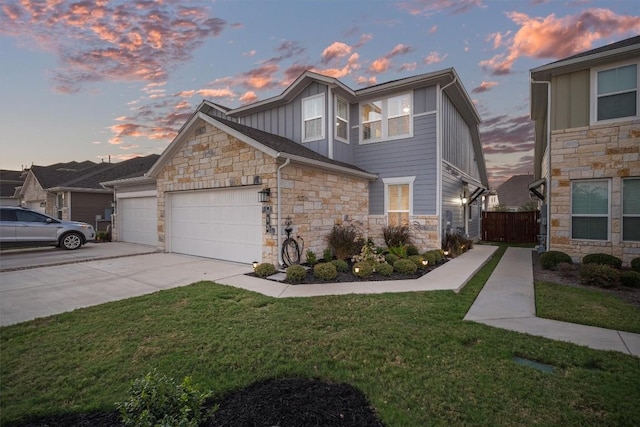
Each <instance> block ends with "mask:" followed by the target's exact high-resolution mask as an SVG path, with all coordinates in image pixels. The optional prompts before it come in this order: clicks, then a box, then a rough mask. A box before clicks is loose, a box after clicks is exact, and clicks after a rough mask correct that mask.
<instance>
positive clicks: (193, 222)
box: [166, 187, 262, 263]
mask: <svg viewBox="0 0 640 427" xmlns="http://www.w3.org/2000/svg"><path fill="white" fill-rule="evenodd" d="M258 190H259V189H257V187H249V188H234V189H216V190H203V191H189V192H177V193H169V194H167V198H166V202H167V211H168V212H167V213H168V217H169V218H167V222H168V225H169V227H168V230H167V251H169V252H175V253H181V254H188V255H196V256H202V257H206V258H216V259H222V260H228V261H236V262H242V263H251V262H252V261H256V260H258V261H259V260H261V259H262V226H261V221H262V207H261V205H260V202H259V201H258Z"/></svg>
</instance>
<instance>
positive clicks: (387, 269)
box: [376, 262, 393, 277]
mask: <svg viewBox="0 0 640 427" xmlns="http://www.w3.org/2000/svg"><path fill="white" fill-rule="evenodd" d="M376 272H377V273H378V274H380V275H381V276H385V277H388V276H391V273H393V266H392V265H391V264H389V263H387V262H381V263H380V264H378V265H376Z"/></svg>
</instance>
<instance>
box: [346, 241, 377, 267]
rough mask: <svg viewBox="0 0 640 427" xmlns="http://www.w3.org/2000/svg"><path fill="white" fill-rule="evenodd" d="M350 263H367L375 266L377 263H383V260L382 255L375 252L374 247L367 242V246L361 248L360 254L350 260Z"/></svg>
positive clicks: (371, 243)
mask: <svg viewBox="0 0 640 427" xmlns="http://www.w3.org/2000/svg"><path fill="white" fill-rule="evenodd" d="M351 261H353V262H354V263H358V262H368V263H369V264H371V265H376V264H378V263H381V262H385V258H384V255H382V254H379V253H378V252H377V250H376V245H375V244H374V243H373V242H367V244H365V245H364V246H362V250H360V254H359V255H355V256H354V257H353V258H351Z"/></svg>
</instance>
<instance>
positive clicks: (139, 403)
mask: <svg viewBox="0 0 640 427" xmlns="http://www.w3.org/2000/svg"><path fill="white" fill-rule="evenodd" d="M209 396H210V393H202V392H199V391H198V390H197V389H196V388H195V387H194V386H193V385H191V379H190V378H189V377H186V378H185V379H184V380H183V381H182V383H181V384H176V382H175V380H173V379H172V378H168V377H166V376H164V375H159V374H158V373H157V372H155V371H153V372H150V373H148V374H147V375H145V376H144V377H143V378H139V379H137V380H135V381H134V382H133V384H132V385H131V387H130V388H129V397H128V398H127V399H126V400H125V401H123V402H117V403H116V408H118V409H119V410H120V413H121V415H122V420H123V422H124V424H125V426H135V427H155V426H185V427H196V426H198V425H200V423H201V422H202V421H204V419H205V418H206V412H204V411H203V410H202V406H203V403H204V401H205V400H206V399H207V398H208V397H209Z"/></svg>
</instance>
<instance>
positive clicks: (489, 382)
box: [0, 247, 640, 426]
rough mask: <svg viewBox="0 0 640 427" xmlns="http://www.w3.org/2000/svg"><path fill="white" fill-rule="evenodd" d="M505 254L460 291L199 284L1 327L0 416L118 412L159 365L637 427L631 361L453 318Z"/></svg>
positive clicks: (203, 380)
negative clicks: (265, 289)
mask: <svg viewBox="0 0 640 427" xmlns="http://www.w3.org/2000/svg"><path fill="white" fill-rule="evenodd" d="M504 250H505V248H504V247H501V248H500V249H499V251H498V252H497V254H496V256H494V258H493V259H492V260H491V262H490V263H489V264H488V265H487V266H486V267H484V268H483V269H482V270H481V271H480V272H479V273H478V274H477V276H476V277H475V278H474V279H473V280H472V281H471V282H470V283H469V284H468V285H467V286H466V287H465V289H464V290H463V291H462V292H461V293H460V294H455V293H453V292H446V291H442V292H420V293H404V294H384V295H344V296H328V297H317V298H291V299H274V298H269V297H266V296H262V295H259V294H255V293H251V292H248V291H244V290H239V289H234V288H231V287H226V286H220V285H217V284H215V283H211V282H200V283H196V284H193V285H191V286H187V287H183V288H178V289H173V290H170V291H162V292H158V293H155V294H152V295H148V296H143V297H138V298H132V299H129V300H125V301H119V302H114V303H109V304H104V305H101V306H97V307H91V308H87V309H81V310H77V311H74V312H72V313H66V314H62V315H58V316H52V317H49V318H46V319H41V320H36V321H31V322H26V323H22V324H19V325H14V326H9V327H4V328H1V329H0V337H1V340H0V341H1V342H0V344H1V347H0V349H1V353H0V358H1V359H0V405H1V411H0V412H1V415H0V417H1V418H0V424H1V425H3V426H5V425H6V424H7V423H8V422H10V421H13V420H17V419H20V418H22V417H26V416H34V415H44V414H53V413H56V412H68V411H77V412H81V411H88V410H92V409H113V403H114V402H116V401H118V400H122V399H124V397H125V395H126V390H127V388H128V385H129V383H130V381H131V380H133V379H135V378H137V377H140V376H142V375H143V374H144V373H146V372H148V371H151V370H153V369H154V368H156V369H157V370H158V372H159V373H163V374H166V375H169V376H172V377H174V378H177V379H182V378H183V377H184V376H187V375H189V376H192V377H193V381H194V383H195V384H196V385H197V386H198V387H199V388H200V389H210V390H213V391H214V393H216V394H220V393H224V392H225V391H229V390H232V389H236V388H240V387H243V386H246V385H248V384H250V383H252V382H254V381H257V380H260V379H265V378H270V377H307V378H319V379H323V380H328V381H334V382H347V383H350V384H352V385H354V386H356V387H357V388H359V389H360V390H361V391H363V392H364V394H365V395H366V396H367V398H368V399H369V400H370V402H371V403H372V405H373V406H374V408H375V409H376V411H377V412H378V414H379V416H380V418H381V420H382V421H383V422H384V423H385V424H386V425H387V426H425V425H446V426H448V425H465V424H467V425H511V426H518V425H522V426H530V425H563V426H572V425H575V426H583V425H640V405H638V402H640V387H638V381H640V359H638V358H635V357H632V356H628V355H624V354H621V353H616V352H600V351H595V350H590V349H586V348H582V347H578V346H575V345H572V344H568V343H561V342H555V341H551V340H547V339H544V338H539V337H531V336H526V335H522V334H518V333H513V332H508V331H504V330H501V329H496V328H492V327H489V326H485V325H481V324H477V323H472V322H465V321H463V320H462V318H463V316H464V314H465V313H466V311H467V310H468V308H469V306H470V305H471V304H472V303H473V300H474V298H475V297H476V295H477V293H478V292H479V291H480V289H481V288H482V286H483V284H484V282H485V281H486V279H487V278H488V277H489V274H490V273H491V271H492V270H493V268H494V267H495V265H496V263H497V261H498V259H499V257H500V256H502V254H503V253H504ZM345 286H348V284H345ZM514 356H518V357H524V358H528V359H531V360H536V361H540V362H544V363H548V364H551V365H553V366H555V367H556V372H555V374H546V373H543V372H540V371H537V370H535V369H533V368H531V367H527V366H521V365H519V364H516V363H514V362H513V358H514Z"/></svg>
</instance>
